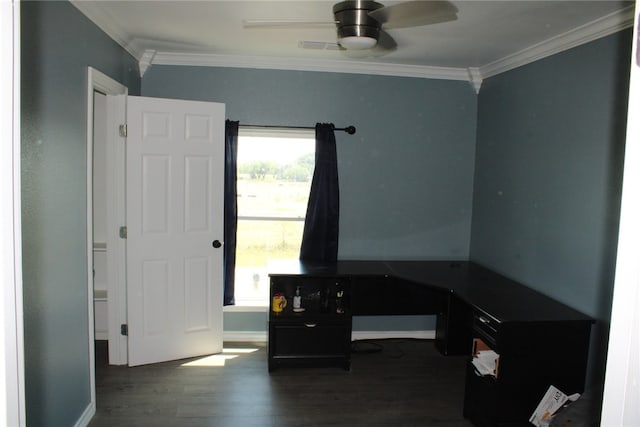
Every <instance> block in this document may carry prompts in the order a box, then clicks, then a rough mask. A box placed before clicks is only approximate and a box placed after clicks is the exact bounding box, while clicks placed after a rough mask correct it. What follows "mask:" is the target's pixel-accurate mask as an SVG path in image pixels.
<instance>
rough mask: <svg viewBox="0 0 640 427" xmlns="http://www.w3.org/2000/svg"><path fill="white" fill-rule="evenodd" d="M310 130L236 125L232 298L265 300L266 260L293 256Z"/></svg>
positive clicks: (311, 150)
mask: <svg viewBox="0 0 640 427" xmlns="http://www.w3.org/2000/svg"><path fill="white" fill-rule="evenodd" d="M314 157H315V133H314V131H313V130H311V131H308V132H300V131H295V132H290V131H286V130H274V129H268V130H261V129H255V128H252V129H250V130H247V129H243V128H242V127H241V128H240V131H239V135H238V232H237V246H236V276H235V299H236V305H238V306H267V305H268V302H269V301H268V295H269V276H268V271H269V264H270V262H273V261H278V260H294V259H298V256H299V254H300V242H301V240H302V230H303V228H304V217H305V214H306V210H307V201H308V199H309V190H310V188H311V178H312V177H313V166H314Z"/></svg>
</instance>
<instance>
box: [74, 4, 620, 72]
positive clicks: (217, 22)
mask: <svg viewBox="0 0 640 427" xmlns="http://www.w3.org/2000/svg"><path fill="white" fill-rule="evenodd" d="M381 2H382V3H383V4H385V5H392V4H396V3H399V2H397V1H381ZM72 3H73V4H74V5H75V6H76V7H77V8H78V9H79V10H80V11H81V12H83V13H84V14H85V15H86V16H87V17H89V18H90V19H91V20H93V21H94V22H95V23H96V24H97V25H98V26H99V27H101V28H102V29H103V30H104V31H105V32H106V33H107V34H109V35H110V36H111V37H112V38H113V39H114V40H116V41H117V42H118V43H119V44H120V45H122V46H123V47H124V48H125V49H127V50H128V51H129V52H130V53H132V54H133V55H134V56H135V57H136V58H137V59H138V60H140V61H141V68H142V72H144V69H145V68H146V67H147V66H149V65H151V64H157V63H175V64H189V63H195V64H196V65H205V64H207V63H209V64H216V65H224V64H223V63H224V62H228V63H229V65H230V66H241V65H242V64H244V65H245V66H251V63H252V62H253V63H256V64H258V63H262V64H263V65H264V64H271V66H269V67H270V68H293V69H296V68H297V69H300V68H305V67H304V65H302V64H305V63H306V64H307V67H306V68H307V69H318V67H319V66H320V68H323V67H322V66H321V64H331V65H330V66H335V67H337V68H340V67H346V69H345V70H347V71H349V70H351V71H349V72H353V71H354V70H355V72H366V70H370V71H371V72H372V73H376V72H375V71H376V70H382V71H383V72H382V73H385V74H394V72H392V71H389V70H393V69H396V70H399V72H398V73H397V74H399V75H403V74H404V75H412V73H414V72H416V73H418V74H420V73H421V72H424V70H431V71H433V70H434V69H435V70H439V71H440V72H444V73H445V74H447V72H453V74H455V72H456V71H461V70H462V71H463V72H464V73H463V74H464V75H465V77H464V78H465V79H466V78H467V77H468V78H469V79H470V80H473V79H474V77H473V74H474V73H475V74H476V76H475V78H477V79H479V80H480V81H481V79H482V77H483V76H484V77H487V76H488V75H492V74H496V73H497V72H500V71H501V68H505V69H508V68H509V67H511V68H513V67H514V66H517V65H518V64H519V63H526V62H530V61H531V60H535V59H538V58H539V57H542V56H546V55H547V54H551V53H555V52H557V51H561V50H564V49H567V48H570V47H573V46H575V45H578V44H581V43H584V42H587V41H591V40H593V39H596V38H599V37H602V36H604V35H607V34H610V33H613V32H615V31H618V30H620V29H622V28H625V27H628V26H630V25H631V23H632V18H633V2H629V1H618V0H607V1H549V0H544V1H521V0H516V1H477V0H475V1H471V0H469V1H456V0H454V1H453V3H454V4H455V6H456V7H457V8H458V19H457V20H455V21H450V22H445V23H439V24H434V25H427V26H422V27H413V28H402V29H388V30H387V32H388V33H389V34H390V35H391V36H392V37H393V38H394V39H395V41H396V43H397V46H398V47H397V49H396V50H394V51H390V52H386V53H385V54H384V55H379V54H378V53H377V54H376V55H374V56H368V55H367V54H365V55H362V54H359V55H357V56H353V53H350V52H345V51H337V50H319V49H304V48H301V47H300V46H299V45H300V42H301V41H314V42H316V41H319V42H329V43H335V41H336V34H335V33H336V31H335V25H331V24H328V25H317V26H309V27H298V28H293V27H291V28H245V27H244V26H243V20H244V19H256V18H270V19H304V20H318V21H332V20H333V14H332V6H333V3H334V2H332V1H265V0H261V1H244V0H235V1H83V0H82V1H77V0H76V1H73V0H72ZM208 61H212V62H208ZM276 63H280V64H281V65H280V66H277V65H275V64H276ZM287 63H288V64H289V66H287V65H286V64H287ZM503 63H504V64H503ZM507 63H508V64H511V65H509V66H507ZM283 64H285V65H283ZM265 66H268V65H265ZM358 67H360V68H361V70H359V71H358V70H357V69H358ZM257 68H260V67H259V66H258V67H257ZM385 70H386V71H388V72H385ZM403 70H404V71H403ZM443 70H444V71H443ZM426 74H429V72H427V73H426ZM449 74H451V73H449ZM460 75H462V74H460ZM469 76H470V77H469ZM454 78H455V77H454Z"/></svg>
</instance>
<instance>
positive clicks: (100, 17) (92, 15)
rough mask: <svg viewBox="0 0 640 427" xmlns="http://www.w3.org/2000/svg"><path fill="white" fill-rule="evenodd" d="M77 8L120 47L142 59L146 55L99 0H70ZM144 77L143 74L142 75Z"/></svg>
mask: <svg viewBox="0 0 640 427" xmlns="http://www.w3.org/2000/svg"><path fill="white" fill-rule="evenodd" d="M69 3H71V4H72V5H73V6H75V8H76V9H78V10H79V11H80V12H81V13H82V14H83V15H84V16H86V17H87V18H89V20H90V21H91V22H93V23H94V24H96V25H97V26H98V28H100V29H101V30H102V31H104V32H105V33H106V34H107V35H108V36H109V37H111V39H112V40H113V41H115V42H116V43H118V44H119V45H120V47H122V48H123V49H124V50H126V51H127V52H129V53H130V54H131V56H133V57H134V58H135V59H137V60H140V59H141V58H142V56H143V55H144V50H141V49H139V48H137V47H136V46H134V45H132V44H131V43H130V39H131V37H130V36H129V35H128V34H127V32H126V31H124V30H123V29H122V27H120V26H119V25H118V20H117V19H115V18H114V17H113V16H112V15H111V14H110V13H109V12H108V10H107V9H106V8H105V7H104V6H102V5H101V4H100V2H97V1H86V0H69ZM140 77H142V75H140Z"/></svg>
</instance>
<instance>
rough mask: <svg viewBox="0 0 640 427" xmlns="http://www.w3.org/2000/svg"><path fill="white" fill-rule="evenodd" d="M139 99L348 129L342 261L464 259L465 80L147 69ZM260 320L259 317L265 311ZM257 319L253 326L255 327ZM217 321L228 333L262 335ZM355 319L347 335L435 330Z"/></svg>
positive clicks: (341, 164) (469, 151)
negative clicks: (213, 105)
mask: <svg viewBox="0 0 640 427" xmlns="http://www.w3.org/2000/svg"><path fill="white" fill-rule="evenodd" d="M142 94H143V95H144V96H152V97H164V98H178V99H192V100H201V101H217V102H224V103H225V104H226V108H227V117H228V118H229V119H232V120H239V121H240V123H241V124H243V123H244V124H257V125H260V124H264V125H292V126H313V125H314V124H315V123H316V122H332V123H335V124H336V126H338V127H342V126H346V125H354V126H356V128H357V132H356V134H355V135H353V136H349V135H347V134H345V133H341V132H337V134H336V138H337V143H338V174H339V180H340V203H341V206H340V243H339V254H338V256H339V258H340V259H443V258H445V259H467V258H468V256H469V235H470V232H471V228H470V227H471V196H472V189H473V169H474V166H473V165H474V159H475V130H476V115H477V112H476V94H475V92H474V91H473V89H472V87H471V86H470V85H469V83H467V82H461V81H450V80H426V79H416V78H402V77H381V76H368V75H357V74H356V75H354V74H340V73H319V72H304V71H274V70H252V69H233V68H212V67H184V66H157V65H154V66H152V67H151V68H150V69H149V70H148V71H147V73H146V74H145V75H144V77H143V79H142ZM263 317H264V314H263ZM257 319H259V321H257ZM261 319H262V317H256V316H255V315H250V314H248V313H242V312H240V313H238V312H234V313H225V325H224V329H225V331H238V330H243V331H244V330H249V331H265V322H263V321H262V320H261ZM402 320H403V321H402V322H398V321H390V319H386V321H385V322H382V321H380V319H376V318H363V319H357V320H356V321H355V322H354V326H353V327H354V330H381V329H383V330H425V329H426V330H432V329H434V324H435V322H434V318H433V316H415V317H405V318H403V319H402Z"/></svg>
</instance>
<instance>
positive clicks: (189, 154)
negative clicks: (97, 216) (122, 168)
mask: <svg viewBox="0 0 640 427" xmlns="http://www.w3.org/2000/svg"><path fill="white" fill-rule="evenodd" d="M224 113H225V111H224V104H217V103H210V102H196V101H182V100H173V99H160V98H145V97H133V96H130V97H128V98H127V127H128V129H127V156H126V179H127V187H126V188H127V190H126V191H127V195H126V212H127V213H126V217H127V240H126V242H127V319H128V333H129V346H128V348H129V358H128V359H129V361H128V363H129V366H135V365H141V364H148V363H155V362H161V361H167V360H175V359H181V358H185V357H193V356H199V355H205V354H212V353H219V352H221V351H222V295H223V290H222V264H223V262H222V260H223V255H222V254H223V251H222V248H221V247H219V248H215V247H213V242H214V241H216V240H218V241H220V242H222V239H223V197H224V185H223V184H224V172H223V171H224V116H225V114H224Z"/></svg>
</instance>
